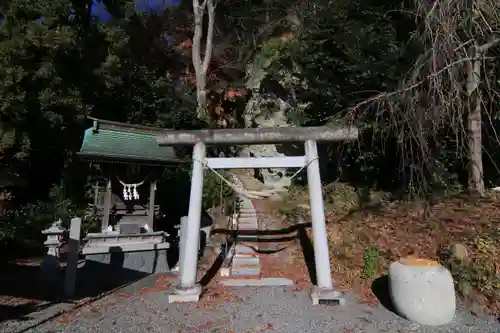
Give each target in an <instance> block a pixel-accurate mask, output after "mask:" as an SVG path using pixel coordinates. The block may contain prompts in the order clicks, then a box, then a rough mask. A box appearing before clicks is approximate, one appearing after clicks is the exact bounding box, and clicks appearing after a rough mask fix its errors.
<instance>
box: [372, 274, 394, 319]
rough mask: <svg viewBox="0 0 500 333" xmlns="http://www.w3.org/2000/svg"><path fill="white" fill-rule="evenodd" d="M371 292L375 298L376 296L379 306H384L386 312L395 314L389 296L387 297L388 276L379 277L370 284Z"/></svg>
mask: <svg viewBox="0 0 500 333" xmlns="http://www.w3.org/2000/svg"><path fill="white" fill-rule="evenodd" d="M372 292H373V294H374V295H375V296H377V298H378V300H379V301H380V304H382V306H384V307H385V308H386V309H387V310H389V311H391V312H394V313H395V314H398V313H397V312H396V309H395V308H394V305H393V304H392V301H391V296H390V295H389V276H388V275H382V276H381V277H378V278H376V279H375V280H374V281H373V283H372Z"/></svg>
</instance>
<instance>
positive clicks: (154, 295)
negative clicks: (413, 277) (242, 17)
mask: <svg viewBox="0 0 500 333" xmlns="http://www.w3.org/2000/svg"><path fill="white" fill-rule="evenodd" d="M148 284H150V280H148V278H146V279H144V280H143V281H140V282H138V283H136V284H135V285H132V286H129V287H127V289H126V290H125V292H118V293H115V294H112V295H109V296H107V297H105V298H102V299H100V300H98V301H96V302H94V303H92V304H90V305H88V306H85V307H82V308H80V309H79V310H77V311H75V312H74V313H71V314H68V315H63V316H62V317H58V318H56V319H53V320H49V321H47V322H45V323H40V324H38V322H40V321H43V319H44V318H47V317H48V316H49V315H48V312H47V311H49V309H45V310H43V312H44V313H45V314H44V315H43V314H35V315H33V316H34V317H33V319H30V320H25V321H6V322H3V323H0V332H2V333H14V332H16V333H18V332H30V333H35V332H45V333H55V332H67V333H77V332H82V333H83V332H92V333H94V332H95V333H97V332H103V333H112V332H120V333H126V332H131V333H132V332H133V333H137V332H165V333H177V332H179V333H180V332H214V333H215V332H220V333H228V332H242V333H247V332H248V333H250V332H283V333H295V332H297V333H298V332H300V333H302V332H335V333H336V332H339V333H355V332H356V333H358V332H359V333H361V332H363V333H377V332H394V333H410V332H429V333H431V332H432V333H440V332H443V333H444V332H446V333H452V332H453V333H462V332H463V333H466V332H467V333H470V332H481V333H500V323H499V322H498V321H496V319H494V318H482V319H478V318H476V317H474V316H472V315H471V314H469V313H468V312H467V311H464V310H462V309H461V310H459V311H457V318H456V320H455V321H454V322H453V323H452V324H450V325H447V326H442V327H437V328H436V327H423V326H420V325H417V324H414V323H410V322H408V321H406V320H403V319H401V318H400V317H398V316H397V315H395V314H393V313H392V312H390V311H388V310H386V309H385V308H383V307H382V306H377V307H369V306H367V305H362V304H359V303H357V302H356V301H355V299H354V297H352V296H347V300H348V302H347V305H346V306H344V307H338V306H337V307H335V306H334V307H332V306H312V305H311V300H310V298H309V295H308V293H307V292H306V291H294V289H293V288H277V287H274V288H271V287H268V288H241V289H234V290H233V295H234V296H235V299H241V301H233V302H226V303H220V305H218V306H215V307H214V308H213V309H205V308H201V307H200V306H197V305H195V304H168V302H167V298H166V296H165V291H152V292H147V293H139V292H138V291H139V290H141V289H142V288H144V287H145V286H147V285H148ZM141 294H142V295H141ZM58 307H59V308H60V307H61V305H58ZM50 311H52V313H53V312H54V309H52V310H50ZM50 311H49V312H50Z"/></svg>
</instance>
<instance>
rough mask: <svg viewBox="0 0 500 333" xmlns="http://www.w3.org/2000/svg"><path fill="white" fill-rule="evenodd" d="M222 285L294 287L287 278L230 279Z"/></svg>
mask: <svg viewBox="0 0 500 333" xmlns="http://www.w3.org/2000/svg"><path fill="white" fill-rule="evenodd" d="M221 283H222V284H223V285H224V286H226V287H277V286H293V284H294V283H293V281H292V280H290V279H285V278H260V279H249V278H239V279H228V280H223V281H221Z"/></svg>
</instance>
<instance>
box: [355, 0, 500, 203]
mask: <svg viewBox="0 0 500 333" xmlns="http://www.w3.org/2000/svg"><path fill="white" fill-rule="evenodd" d="M413 8H414V12H415V13H416V14H417V15H416V16H417V18H418V23H419V25H420V27H419V29H418V30H417V31H416V33H415V38H414V40H415V42H418V43H420V44H421V45H422V49H423V50H424V51H423V52H422V54H421V55H420V56H419V57H418V59H417V60H416V61H415V63H414V66H413V69H412V70H411V71H410V73H409V74H408V76H407V77H406V79H405V80H404V81H403V82H402V84H401V86H400V88H399V89H397V90H395V91H393V92H389V93H381V94H378V95H376V96H374V97H372V98H369V99H367V100H365V101H364V102H362V103H360V104H358V105H357V106H356V107H355V108H353V114H356V115H357V116H359V113H358V112H359V111H361V110H371V111H373V110H374V107H375V109H376V110H378V116H379V119H383V120H384V124H385V128H384V130H385V131H386V132H392V133H395V135H396V136H397V138H398V140H397V141H398V143H399V144H398V146H399V148H400V151H401V156H402V158H403V164H404V165H405V166H407V167H408V169H410V171H411V175H412V179H413V182H414V184H417V185H422V184H429V183H428V182H427V180H428V177H429V175H434V174H435V170H436V166H437V164H436V162H437V161H436V157H437V154H439V151H440V149H441V148H440V147H441V145H442V143H443V138H444V135H447V136H450V135H451V136H452V137H453V141H455V146H456V149H457V150H456V155H457V157H458V158H461V157H464V159H466V160H468V169H469V185H468V187H469V190H470V192H473V193H476V194H479V195H481V196H483V195H485V186H484V174H483V161H482V157H483V144H482V126H483V125H484V123H483V121H482V115H483V114H486V115H488V118H489V117H490V116H491V112H490V111H489V110H486V109H484V108H483V106H484V105H485V103H484V99H483V98H484V97H485V96H487V97H488V98H491V97H493V96H498V93H497V92H496V91H494V89H493V85H492V84H491V79H492V75H493V74H494V73H493V72H492V71H489V72H485V71H484V69H485V68H490V67H491V66H489V65H488V62H489V60H490V59H489V58H488V57H487V56H486V52H487V51H488V50H493V49H497V47H498V42H499V41H500V40H499V37H500V36H499V32H498V31H499V30H498V29H499V25H500V16H499V13H500V11H499V10H500V4H499V3H498V2H497V1H493V0H475V1H462V0H451V1H441V0H438V1H433V2H432V3H429V2H427V1H420V0H417V1H415V3H414V7H413ZM485 66H486V67H485ZM367 106H368V108H366V107H367ZM364 114H366V113H364ZM490 119H491V118H490ZM425 190H428V191H429V190H431V188H427V189H425Z"/></svg>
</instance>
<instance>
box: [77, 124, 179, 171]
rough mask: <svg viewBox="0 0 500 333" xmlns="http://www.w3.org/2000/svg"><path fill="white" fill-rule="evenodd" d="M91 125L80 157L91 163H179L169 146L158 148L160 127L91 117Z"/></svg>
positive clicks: (84, 139)
mask: <svg viewBox="0 0 500 333" xmlns="http://www.w3.org/2000/svg"><path fill="white" fill-rule="evenodd" d="M90 120H93V121H94V126H93V127H90V128H88V129H87V130H85V134H84V138H83V143H82V147H81V149H80V152H79V155H80V156H82V157H84V158H87V159H93V160H101V159H106V160H114V161H117V162H118V161H122V162H136V163H148V164H149V163H154V164H165V163H179V162H181V160H179V159H178V158H177V157H176V155H175V152H174V149H173V148H172V147H160V146H159V145H158V144H157V143H156V134H158V132H160V131H161V130H162V129H161V128H154V127H144V126H137V125H130V124H124V123H117V122H111V121H106V120H100V119H95V118H90Z"/></svg>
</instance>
